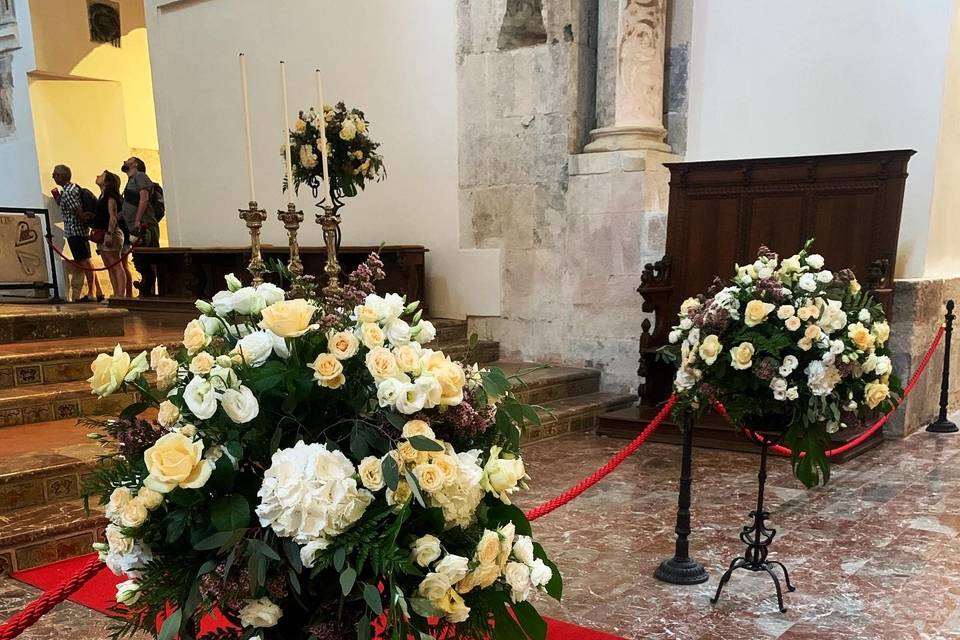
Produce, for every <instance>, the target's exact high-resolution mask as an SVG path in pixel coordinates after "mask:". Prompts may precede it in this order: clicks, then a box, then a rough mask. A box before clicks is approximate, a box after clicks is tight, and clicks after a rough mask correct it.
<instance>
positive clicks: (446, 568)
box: [433, 553, 469, 584]
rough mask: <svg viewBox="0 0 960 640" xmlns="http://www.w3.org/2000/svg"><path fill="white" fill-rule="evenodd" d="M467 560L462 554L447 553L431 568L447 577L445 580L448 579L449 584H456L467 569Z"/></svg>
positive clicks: (464, 575)
mask: <svg viewBox="0 0 960 640" xmlns="http://www.w3.org/2000/svg"><path fill="white" fill-rule="evenodd" d="M468 564H469V561H468V560H467V559H466V558H464V557H463V556H456V555H453V554H452V553H451V554H448V555H446V556H444V558H443V560H441V561H440V562H438V563H437V566H435V567H434V568H433V569H434V571H436V572H437V573H439V574H441V575H444V576H446V577H447V580H449V581H450V584H456V583H458V582H460V581H461V580H463V579H464V578H465V577H466V575H467V571H468V568H469V567H468Z"/></svg>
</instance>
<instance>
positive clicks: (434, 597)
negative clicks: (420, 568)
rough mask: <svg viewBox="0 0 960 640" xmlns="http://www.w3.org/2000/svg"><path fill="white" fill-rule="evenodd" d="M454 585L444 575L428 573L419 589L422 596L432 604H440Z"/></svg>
mask: <svg viewBox="0 0 960 640" xmlns="http://www.w3.org/2000/svg"><path fill="white" fill-rule="evenodd" d="M452 586H453V585H451V584H450V581H449V580H447V576H445V575H443V574H442V573H428V574H427V576H426V577H425V578H424V579H423V581H422V582H421V583H420V586H419V587H418V589H417V591H419V592H420V595H421V596H423V597H424V598H426V599H427V600H429V601H430V602H432V603H436V602H438V601H439V600H440V599H441V598H443V596H444V595H446V593H447V591H449V590H450V588H451V587H452Z"/></svg>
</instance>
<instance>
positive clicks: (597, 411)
mask: <svg viewBox="0 0 960 640" xmlns="http://www.w3.org/2000/svg"><path fill="white" fill-rule="evenodd" d="M635 399H636V396H634V395H631V394H623V393H609V392H605V391H597V392H594V393H585V394H582V395H578V396H570V397H566V398H561V399H559V400H554V401H551V402H546V403H544V404H543V405H541V407H540V408H539V409H538V413H539V414H540V420H541V424H540V425H539V426H534V427H527V431H526V433H525V434H524V435H523V440H522V442H523V443H524V444H529V443H531V442H536V441H539V440H545V439H547V438H553V437H556V436H561V435H564V434H566V433H573V432H577V431H594V430H595V429H596V428H597V421H598V420H599V418H600V416H601V415H603V414H604V413H606V412H607V411H609V410H611V409H620V408H623V407H627V406H629V405H630V404H631V403H633V402H634V400H635Z"/></svg>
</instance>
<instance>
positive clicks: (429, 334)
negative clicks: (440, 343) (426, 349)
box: [411, 320, 437, 344]
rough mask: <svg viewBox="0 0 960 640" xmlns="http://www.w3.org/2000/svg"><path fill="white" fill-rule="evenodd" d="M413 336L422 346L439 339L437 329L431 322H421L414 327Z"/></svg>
mask: <svg viewBox="0 0 960 640" xmlns="http://www.w3.org/2000/svg"><path fill="white" fill-rule="evenodd" d="M411 335H412V336H413V338H414V339H415V340H416V341H417V342H419V343H420V344H427V343H428V342H433V339H434V338H436V337H437V328H436V327H434V326H433V323H432V322H430V321H429V320H421V321H420V322H419V323H417V325H416V326H415V327H413V329H412V330H411Z"/></svg>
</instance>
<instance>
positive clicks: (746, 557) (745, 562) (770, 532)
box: [710, 434, 796, 613]
mask: <svg viewBox="0 0 960 640" xmlns="http://www.w3.org/2000/svg"><path fill="white" fill-rule="evenodd" d="M752 439H753V441H754V442H756V443H757V444H759V445H760V472H759V473H758V474H757V480H758V489H757V508H756V510H755V511H751V512H750V517H751V518H753V524H752V525H751V526H748V527H744V528H743V531H741V532H740V540H742V541H743V543H744V544H745V545H747V550H746V552H744V554H743V555H742V556H739V557H737V558H734V560H733V562H731V563H730V567H729V568H728V569H727V570H726V572H725V573H724V574H723V575H722V576H721V577H720V584H718V585H717V593H716V595H714V596H713V598H711V599H710V603H711V604H716V603H717V600H719V599H720V592H721V591H723V587H724V586H725V585H726V584H727V582H729V581H730V576H732V575H733V572H734V571H736V570H737V569H745V570H747V571H754V572H759V571H765V572H766V573H767V574H768V575H769V576H770V577H771V578H772V579H773V584H774V586H775V587H776V588H777V604H778V605H779V607H780V612H781V613H785V612H786V610H787V608H786V607H784V606H783V590H782V589H781V587H780V579H779V578H778V577H777V573H776V572H775V571H774V568H775V567H780V569H781V570H783V579H784V581H785V582H786V584H787V591H796V588H795V587H794V586H793V585H792V584H790V574H789V573H788V572H787V568H786V567H785V566H784V564H783V563H782V562H778V561H776V560H769V559H767V554H768V553H769V547H770V543H771V542H773V538H774V536H776V535H777V530H776V529H771V528H769V527H767V525H766V521H767V520H769V519H770V512H769V511H766V510H765V509H764V507H763V489H764V485H765V484H766V481H767V449H768V448H769V446H770V444H771V441H770V440H769V439H768V438H767V437H765V436H763V435H760V434H755V435H754V436H753V437H752Z"/></svg>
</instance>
